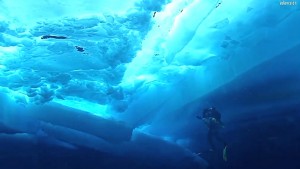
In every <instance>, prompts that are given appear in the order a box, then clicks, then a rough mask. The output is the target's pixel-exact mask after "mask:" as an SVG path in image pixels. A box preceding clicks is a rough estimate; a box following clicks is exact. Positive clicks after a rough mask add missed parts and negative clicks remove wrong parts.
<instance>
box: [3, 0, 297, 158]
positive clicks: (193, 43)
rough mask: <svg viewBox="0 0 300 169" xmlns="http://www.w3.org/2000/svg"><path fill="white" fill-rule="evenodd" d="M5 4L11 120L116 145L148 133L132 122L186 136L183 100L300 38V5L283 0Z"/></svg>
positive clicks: (167, 136) (182, 142)
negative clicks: (166, 127) (282, 2)
mask: <svg viewBox="0 0 300 169" xmlns="http://www.w3.org/2000/svg"><path fill="white" fill-rule="evenodd" d="M0 9H1V10H0V11H1V12H0V33H1V34H0V86H1V88H0V91H1V99H0V100H2V102H1V103H0V108H1V109H2V110H1V111H2V112H1V113H2V116H1V117H2V119H1V121H2V123H4V124H5V125H7V126H9V127H12V128H14V129H18V130H21V131H23V132H26V133H31V134H32V133H33V134H35V135H39V134H40V133H46V135H49V136H51V137H53V138H56V139H58V140H62V141H64V142H68V143H71V144H75V145H76V144H80V145H87V146H91V147H94V148H95V147H96V148H97V149H100V150H102V151H109V152H114V150H115V148H113V147H114V146H116V145H113V146H112V145H111V144H113V143H114V144H115V143H116V142H118V141H124V140H128V139H131V142H133V143H126V145H123V144H117V146H119V147H123V149H126V150H124V151H125V152H126V151H129V150H130V147H131V146H132V145H131V144H135V143H134V142H138V143H139V142H141V140H142V141H143V139H140V140H139V138H140V137H146V136H144V135H142V136H140V135H139V134H136V135H137V136H136V135H131V133H132V131H133V133H139V132H141V133H147V134H150V135H153V136H155V139H162V140H165V141H167V142H172V143H175V144H176V145H179V147H187V145H188V143H189V141H190V140H189V138H179V137H178V136H176V135H172V132H173V131H176V129H177V128H179V127H180V126H182V125H185V123H186V122H184V121H179V119H180V118H181V117H188V116H190V115H191V113H192V112H188V113H184V114H182V112H178V111H177V110H178V109H180V108H182V107H183V106H184V105H186V104H187V103H190V102H192V101H194V100H195V99H198V98H200V97H202V96H204V95H205V94H207V93H209V92H211V91H213V90H215V89H217V88H219V87H221V86H222V85H224V84H226V83H228V82H230V81H232V80H234V79H235V78H236V77H238V76H240V75H242V74H243V73H245V72H246V71H249V70H251V69H252V68H254V67H255V66H257V65H260V64H261V63H263V62H265V61H267V60H270V59H272V58H273V57H276V56H278V55H279V54H281V53H283V52H285V51H287V50H289V49H291V48H293V47H295V46H297V45H299V44H300V38H299V36H298V35H299V34H300V32H299V31H300V22H298V20H299V6H280V5H279V3H278V2H277V1H276V2H275V1H257V0H244V1H243V2H241V1H239V0H223V1H219V0H173V1H171V0H156V1H151V0H140V1H139V0H130V1H118V0H109V1H97V0H89V1H87V2H86V1H80V0H77V1H71V0H67V1H63V2H61V1H58V0H57V1H56V0H54V1H48V0H43V1H36V0H26V1H23V0H14V1H11V0H2V1H0ZM291 25H293V26H291ZM174 112H176V113H174ZM19 113H21V115H19ZM73 114H79V115H80V118H79V117H78V116H73ZM95 115H96V116H95ZM15 117H18V118H15ZM24 119H26V120H24ZM62 119H63V120H62ZM33 121H34V122H33ZM171 121H177V123H176V125H172V123H173V122H171ZM75 122H76V123H75ZM32 123H34V124H35V125H33V126H32V125H31V126H30V125H28V124H32ZM78 123H84V124H85V123H86V125H87V126H86V127H79V126H78V125H77V124H78ZM168 124H170V126H172V127H170V128H171V129H170V130H169V131H171V132H169V133H168V132H166V131H160V132H159V130H160V129H161V128H162V127H161V126H164V125H168ZM54 126H56V127H54ZM105 131H110V132H114V133H115V135H114V136H112V135H109V134H107V132H105ZM75 137H76V138H81V139H74V138H75ZM151 139H154V138H151ZM71 140H72V141H71ZM74 140H75V141H74ZM87 140H88V141H87ZM152 141H153V140H152ZM86 142H89V143H90V142H92V144H87V143H86ZM161 144H162V143H161ZM172 146H175V145H172ZM112 149H114V150H112ZM123 149H122V150H123ZM141 149H142V148H141ZM170 149H172V148H170ZM178 149H179V148H178ZM178 151H179V150H178ZM180 151H181V150H180ZM114 153H120V152H114Z"/></svg>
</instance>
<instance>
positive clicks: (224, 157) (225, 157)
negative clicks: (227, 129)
mask: <svg viewBox="0 0 300 169" xmlns="http://www.w3.org/2000/svg"><path fill="white" fill-rule="evenodd" d="M223 160H224V161H225V162H226V161H227V146H225V147H224V149H223Z"/></svg>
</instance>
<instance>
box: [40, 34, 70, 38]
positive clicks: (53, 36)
mask: <svg viewBox="0 0 300 169" xmlns="http://www.w3.org/2000/svg"><path fill="white" fill-rule="evenodd" d="M49 38H53V39H67V37H65V36H55V35H44V36H42V37H41V39H49Z"/></svg>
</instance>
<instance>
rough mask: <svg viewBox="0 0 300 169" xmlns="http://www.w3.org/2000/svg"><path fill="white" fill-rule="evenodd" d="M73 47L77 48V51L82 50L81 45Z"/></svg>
mask: <svg viewBox="0 0 300 169" xmlns="http://www.w3.org/2000/svg"><path fill="white" fill-rule="evenodd" d="M75 48H76V49H77V51H78V52H84V49H83V47H80V46H75Z"/></svg>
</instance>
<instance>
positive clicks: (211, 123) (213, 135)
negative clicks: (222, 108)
mask: <svg viewBox="0 0 300 169" xmlns="http://www.w3.org/2000/svg"><path fill="white" fill-rule="evenodd" d="M197 118H198V119H201V120H203V121H204V123H205V124H206V126H207V127H208V134H207V139H208V143H209V144H210V146H211V150H212V151H215V150H216V146H215V143H214V140H216V141H218V142H220V143H222V144H223V145H224V149H223V159H224V161H227V155H226V151H227V143H226V141H225V140H224V139H223V138H222V137H221V136H220V133H219V130H220V129H221V128H223V127H224V125H223V123H222V121H221V114H220V113H219V112H218V111H217V110H216V108H214V107H210V108H206V109H204V110H203V114H202V117H200V116H199V115H198V116H197Z"/></svg>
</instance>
